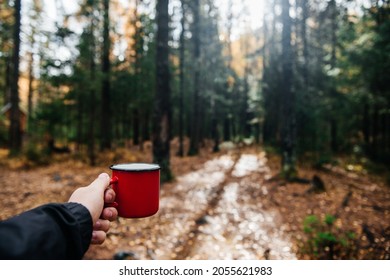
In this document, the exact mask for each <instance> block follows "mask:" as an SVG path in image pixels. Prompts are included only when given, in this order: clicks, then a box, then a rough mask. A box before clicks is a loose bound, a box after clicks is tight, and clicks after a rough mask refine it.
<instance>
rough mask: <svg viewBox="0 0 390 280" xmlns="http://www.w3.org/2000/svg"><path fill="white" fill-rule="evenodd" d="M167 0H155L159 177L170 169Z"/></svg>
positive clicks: (169, 175)
mask: <svg viewBox="0 0 390 280" xmlns="http://www.w3.org/2000/svg"><path fill="white" fill-rule="evenodd" d="M168 3H169V0H157V6H156V12H157V50H156V98H155V107H154V116H153V159H154V161H155V162H156V163H158V164H159V165H160V166H161V181H162V182H165V181H169V180H171V179H172V173H171V170H170V145H169V144H170V139H171V135H170V133H171V87H170V71H169V46H168V40H169V14H168Z"/></svg>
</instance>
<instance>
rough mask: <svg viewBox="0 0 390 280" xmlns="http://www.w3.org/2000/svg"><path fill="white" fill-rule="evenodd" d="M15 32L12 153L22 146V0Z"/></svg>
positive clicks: (18, 1)
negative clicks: (20, 67) (20, 70)
mask: <svg viewBox="0 0 390 280" xmlns="http://www.w3.org/2000/svg"><path fill="white" fill-rule="evenodd" d="M14 9H15V12H14V16H15V24H14V33H13V41H14V46H13V49H14V51H13V55H12V72H11V73H12V75H11V85H10V88H11V98H10V101H11V110H10V120H11V125H10V130H9V135H10V137H9V141H10V145H9V147H10V154H11V155H14V154H18V153H19V152H20V150H21V148H22V132H21V127H20V110H19V87H18V83H19V52H20V24H21V16H20V12H21V0H15V1H14Z"/></svg>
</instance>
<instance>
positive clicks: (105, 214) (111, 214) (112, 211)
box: [100, 207, 118, 222]
mask: <svg viewBox="0 0 390 280" xmlns="http://www.w3.org/2000/svg"><path fill="white" fill-rule="evenodd" d="M100 218H101V219H104V220H109V221H111V222H112V221H115V220H116V218H118V210H116V208H114V207H106V208H104V209H103V211H102V214H101V215H100Z"/></svg>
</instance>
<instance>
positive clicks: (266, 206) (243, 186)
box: [0, 147, 390, 260]
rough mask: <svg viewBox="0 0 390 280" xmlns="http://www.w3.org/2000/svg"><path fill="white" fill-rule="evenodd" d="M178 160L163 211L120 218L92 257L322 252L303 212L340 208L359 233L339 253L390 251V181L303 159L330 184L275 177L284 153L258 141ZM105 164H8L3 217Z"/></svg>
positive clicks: (340, 217) (48, 198) (341, 221)
mask: <svg viewBox="0 0 390 280" xmlns="http://www.w3.org/2000/svg"><path fill="white" fill-rule="evenodd" d="M144 155H145V152H142V153H138V154H137V153H135V152H134V153H132V154H131V157H130V156H128V157H127V161H145V162H147V161H148V160H150V159H149V158H145V157H144ZM121 160H122V159H121ZM123 160H126V159H123ZM110 161H112V159H110ZM171 164H172V167H173V171H174V174H175V176H176V179H175V180H174V181H173V182H171V183H165V184H163V185H161V192H160V194H161V197H160V210H159V212H158V213H157V214H156V215H154V216H152V217H149V218H144V219H123V218H118V220H117V221H116V222H113V223H112V225H111V229H110V232H109V233H108V237H107V239H106V241H105V243H104V244H103V245H100V246H91V247H90V249H89V250H88V252H87V253H86V255H85V257H84V258H85V259H145V260H147V259H157V260H159V259H161V260H165V259H194V260H196V259H202V260H205V259H277V260H285V259H311V258H317V257H318V256H313V255H312V254H309V253H307V252H305V251H304V250H303V248H304V246H305V244H307V235H306V234H305V232H304V220H305V218H306V217H307V216H308V215H317V216H318V217H319V218H323V217H324V216H325V215H326V214H332V215H334V216H335V219H336V220H335V228H337V231H336V232H335V234H338V233H343V232H347V231H353V232H354V234H355V239H354V243H353V244H352V246H349V249H348V250H349V251H348V253H342V254H339V255H338V256H337V257H340V258H347V259H349V258H357V259H388V258H390V222H389V220H390V219H389V218H390V214H389V213H390V189H389V187H388V186H386V184H383V183H382V182H381V181H380V180H377V179H376V178H373V177H370V176H368V175H365V176H359V174H355V173H352V172H346V171H344V170H342V169H341V168H337V167H334V168H329V169H326V170H314V169H312V168H305V167H300V169H299V174H300V176H302V177H304V178H309V179H310V178H312V177H313V175H317V176H319V177H320V178H321V179H322V180H323V182H324V185H325V191H324V192H321V193H309V192H308V190H310V188H311V185H310V184H302V183H286V182H283V181H280V180H275V177H274V176H275V174H277V173H278V172H279V166H278V164H279V160H278V159H277V158H275V157H269V155H267V154H266V153H265V152H264V151H263V150H262V149H261V148H257V147H250V148H244V149H232V150H228V151H222V152H220V153H218V154H211V153H208V152H207V151H203V153H202V154H201V155H200V156H198V157H185V158H178V157H175V156H173V157H172V162H171ZM104 166H109V165H108V164H104ZM100 172H109V170H107V167H103V165H102V166H98V167H94V168H92V167H89V166H88V165H86V164H83V163H81V162H77V161H76V162H75V161H74V160H70V161H62V162H58V163H55V164H51V165H50V166H46V167H38V168H30V169H20V168H19V169H15V168H5V167H4V168H2V169H1V172H0V183H1V184H2V189H1V190H0V192H1V198H0V208H1V209H2V211H1V213H0V219H4V218H7V217H9V216H12V215H15V214H17V213H19V212H21V211H24V210H27V209H30V208H32V207H35V206H37V205H40V204H42V203H46V202H63V201H66V200H67V198H68V197H69V195H70V194H71V192H72V191H73V190H74V189H75V188H76V187H79V186H83V185H85V184H86V183H88V182H91V181H92V180H93V179H94V178H95V176H96V175H97V174H99V173H100ZM309 181H310V180H309Z"/></svg>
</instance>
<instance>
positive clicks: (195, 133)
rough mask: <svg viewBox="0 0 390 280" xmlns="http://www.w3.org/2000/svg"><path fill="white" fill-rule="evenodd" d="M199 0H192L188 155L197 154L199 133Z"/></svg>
mask: <svg viewBox="0 0 390 280" xmlns="http://www.w3.org/2000/svg"><path fill="white" fill-rule="evenodd" d="M199 5H200V4H199V0H194V1H193V13H194V23H193V24H194V34H193V41H194V61H195V71H194V101H193V117H192V126H193V127H192V133H191V139H190V150H189V152H188V154H189V155H197V154H198V153H199V135H200V117H201V116H200V96H199V76H200V14H199Z"/></svg>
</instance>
